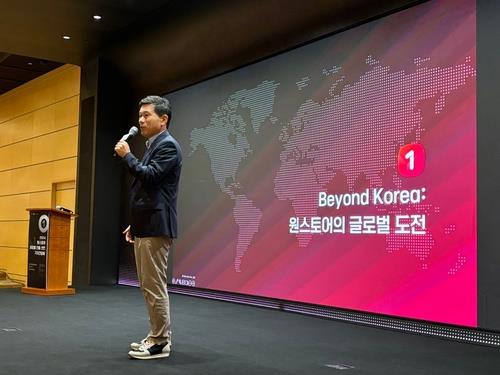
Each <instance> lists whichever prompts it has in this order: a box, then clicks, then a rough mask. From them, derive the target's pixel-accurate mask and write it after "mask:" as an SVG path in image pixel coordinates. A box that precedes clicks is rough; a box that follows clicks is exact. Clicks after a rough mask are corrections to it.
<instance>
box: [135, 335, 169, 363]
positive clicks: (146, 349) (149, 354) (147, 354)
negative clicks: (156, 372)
mask: <svg viewBox="0 0 500 375" xmlns="http://www.w3.org/2000/svg"><path fill="white" fill-rule="evenodd" d="M143 341H144V340H143ZM170 348H171V345H170V342H169V341H167V342H166V343H164V344H155V343H154V342H152V341H149V340H145V341H144V343H142V344H141V345H140V346H139V348H138V349H137V350H131V351H129V352H128V355H129V357H130V358H135V359H155V358H165V357H168V356H170Z"/></svg>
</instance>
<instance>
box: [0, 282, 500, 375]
mask: <svg viewBox="0 0 500 375" xmlns="http://www.w3.org/2000/svg"><path fill="white" fill-rule="evenodd" d="M171 308H172V322H173V332H174V333H173V352H172V354H171V356H170V358H167V359H157V360H149V361H139V360H130V359H128V357H127V352H128V345H129V343H130V342H131V341H134V340H138V339H141V338H142V337H144V335H145V334H146V332H147V329H148V328H147V327H148V325H147V318H146V310H145V307H144V304H143V300H142V294H141V293H140V291H139V290H138V289H136V288H130V287H123V286H115V287H92V288H88V289H85V290H78V291H77V294H76V295H75V296H63V297H39V296H31V295H24V294H21V293H20V291H19V290H18V289H0V374H2V375H3V374H6V375H7V374H9V375H11V374H37V375H55V374H82V375H83V374H85V375H89V374H120V375H127V374H148V375H153V374H190V375H191V374H214V375H215V374H217V375H221V374H266V375H267V374H278V375H279V374H301V375H309V374H333V375H335V374H338V373H342V374H373V375H378V374H395V375H416V374H426V375H428V374H439V375H447V374H450V375H452V374H453V375H458V374H474V375H478V374H499V373H500V349H496V348H490V347H484V346H477V345H471V344H464V343H458V342H454V341H447V340H442V339H437V338H432V337H426V336H419V335H411V334H406V333H399V332H393V331H388V330H383V329H378V328H371V327H365V326H358V325H354V324H348V323H343V322H337V321H331V320H326V319H319V318H314V317H309V316H303V315H299V314H292V313H285V312H280V311H274V310H268V309H263V308H257V307H252V306H243V305H238V304H234V303H227V302H220V301H213V300H206V299H201V298H196V297H189V296H182V295H175V294H172V295H171ZM342 367H344V369H341V368H342Z"/></svg>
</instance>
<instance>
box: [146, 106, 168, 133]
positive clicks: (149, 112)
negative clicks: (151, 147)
mask: <svg viewBox="0 0 500 375" xmlns="http://www.w3.org/2000/svg"><path fill="white" fill-rule="evenodd" d="M167 119H168V116H167V115H163V116H158V115H157V114H156V112H155V106H154V104H144V105H142V106H141V108H140V109H139V127H140V128H141V135H142V136H143V137H146V138H150V137H152V136H154V135H156V134H158V133H160V132H161V131H163V130H164V129H165V128H166V127H167Z"/></svg>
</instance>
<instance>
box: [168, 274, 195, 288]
mask: <svg viewBox="0 0 500 375" xmlns="http://www.w3.org/2000/svg"><path fill="white" fill-rule="evenodd" d="M172 284H173V285H183V286H196V276H191V275H182V276H181V277H172Z"/></svg>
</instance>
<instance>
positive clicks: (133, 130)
mask: <svg viewBox="0 0 500 375" xmlns="http://www.w3.org/2000/svg"><path fill="white" fill-rule="evenodd" d="M138 133H139V129H138V128H137V126H132V127H131V128H130V129H129V131H128V133H127V134H124V135H123V137H121V138H120V141H125V142H127V141H128V140H129V139H130V138H132V137H134V136H136V135H137V134H138ZM113 156H116V152H115V153H114V154H113Z"/></svg>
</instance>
